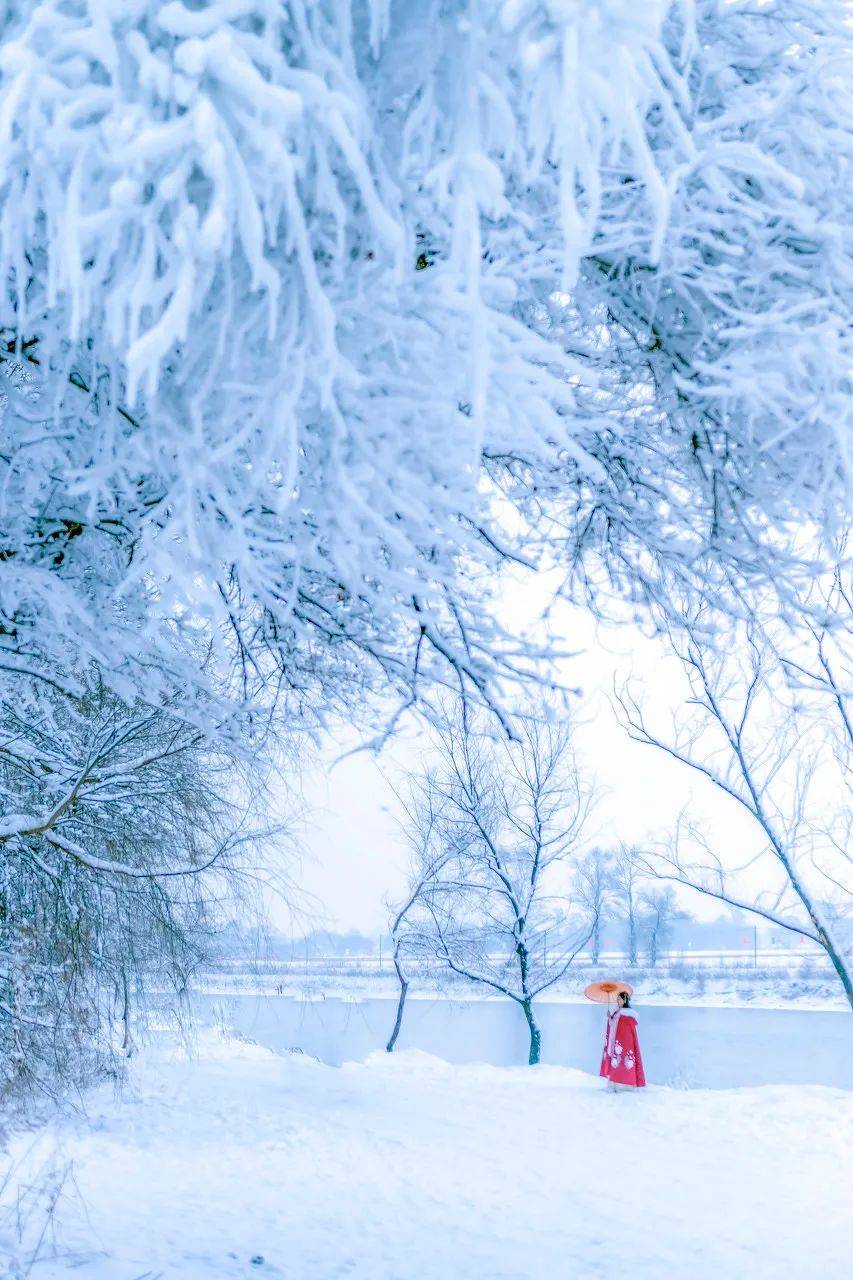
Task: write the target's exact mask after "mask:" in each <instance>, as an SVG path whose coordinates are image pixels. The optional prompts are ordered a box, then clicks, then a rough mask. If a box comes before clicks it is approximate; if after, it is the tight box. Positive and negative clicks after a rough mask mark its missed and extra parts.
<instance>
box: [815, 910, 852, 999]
mask: <svg viewBox="0 0 853 1280" xmlns="http://www.w3.org/2000/svg"><path fill="white" fill-rule="evenodd" d="M812 920H814V916H812ZM815 924H816V925H817V929H818V934H819V936H820V939H821V946H822V947H823V949H824V951H825V952H826V954H827V955H828V956H829V959H830V963H831V964H832V967H833V969H834V970H835V972H836V973H837V974H838V976H839V978H840V979H841V985H842V987H843V988H844V994H845V995H846V996H847V999H848V1000H849V1002H850V1010H851V1012H853V979H851V977H850V971H849V969H848V968H847V965H846V964H845V963H844V957H843V956H842V955H841V953H840V952H839V951H837V950H836V949H835V944H834V943H833V942H832V941H831V939H830V937H829V935H828V934H827V932H826V930H825V929H823V928H822V927H821V926H820V925H818V924H817V921H816V920H815Z"/></svg>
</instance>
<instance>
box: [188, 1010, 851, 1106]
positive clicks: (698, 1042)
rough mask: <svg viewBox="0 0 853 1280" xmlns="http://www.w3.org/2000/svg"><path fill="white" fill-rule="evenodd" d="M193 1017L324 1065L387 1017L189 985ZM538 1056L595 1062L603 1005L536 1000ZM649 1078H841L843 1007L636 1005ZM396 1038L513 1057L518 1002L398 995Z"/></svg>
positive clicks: (350, 1051) (738, 1081)
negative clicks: (199, 991) (218, 1021)
mask: <svg viewBox="0 0 853 1280" xmlns="http://www.w3.org/2000/svg"><path fill="white" fill-rule="evenodd" d="M194 1007H195V1010H196V1012H197V1014H198V1015H199V1016H200V1017H201V1018H202V1020H204V1021H207V1020H209V1019H212V1018H214V1017H222V1018H223V1020H224V1021H225V1022H226V1023H227V1024H228V1025H230V1026H233V1027H234V1029H235V1030H236V1031H238V1032H239V1033H240V1034H241V1035H244V1036H247V1037H249V1038H250V1039H252V1040H256V1041H257V1042H258V1043H259V1044H262V1045H264V1046H266V1047H267V1048H270V1049H273V1050H275V1051H277V1052H283V1051H285V1050H288V1049H301V1050H303V1051H304V1052H305V1053H310V1054H313V1055H314V1056H315V1057H317V1058H320V1059H321V1060H322V1061H323V1062H327V1063H331V1064H333V1065H337V1064H340V1063H341V1062H347V1061H360V1060H362V1059H364V1058H365V1057H366V1056H367V1055H368V1054H370V1053H373V1052H375V1051H376V1050H379V1049H382V1048H384V1046H385V1043H386V1041H387V1039H388V1035H389V1033H390V1031H391V1027H392V1025H393V1021H394V1013H395V1008H396V1004H395V1002H394V1001H393V1000H390V999H387V998H386V999H369V1000H363V1001H359V1002H351V1001H347V1000H336V999H328V1000H318V1001H301V1000H295V999H292V998H290V997H287V996H254V995H238V996H197V997H196V998H195V1001H194ZM538 1010H539V1023H540V1026H541V1028H542V1060H543V1062H546V1063H552V1064H556V1065H560V1066H568V1067H577V1068H579V1069H580V1070H582V1071H597V1070H598V1064H599V1060H600V1056H601V1044H602V1040H603V1030H604V1011H603V1010H602V1009H601V1007H600V1006H596V1005H592V1004H583V1005H576V1004H558V1003H551V1004H549V1003H547V1002H544V1001H543V1002H542V1003H541V1004H540V1005H539V1006H538ZM637 1012H638V1014H639V1019H640V1043H641V1047H642V1050H643V1059H644V1062H645V1067H646V1077H647V1079H648V1081H649V1083H650V1084H670V1085H677V1086H682V1087H685V1088H711V1089H725V1088H734V1087H737V1086H741V1085H758V1084H825V1085H834V1086H836V1087H839V1088H844V1089H853V1017H851V1015H850V1014H849V1013H844V1012H839V1013H817V1012H809V1011H803V1010H775V1009H749V1008H723V1009H715V1008H704V1007H699V1006H696V1007H688V1008H685V1007H683V1006H678V1005H669V1006H662V1005H655V1006H651V1007H648V1008H643V1007H642V1006H640V1007H638V1010H637ZM398 1047H399V1048H400V1049H406V1048H415V1049H423V1050H425V1051H426V1052H428V1053H432V1054H435V1055H436V1056H438V1057H440V1058H445V1059H446V1060H447V1061H449V1062H490V1063H492V1064H494V1065H496V1066H515V1065H518V1064H521V1063H524V1062H526V1061H527V1036H526V1033H525V1026H524V1019H523V1017H522V1014H521V1012H520V1010H519V1009H517V1008H516V1007H515V1006H514V1005H512V1004H510V1003H509V1002H508V1001H500V1000H487V1001H485V1000H484V1001H457V1000H454V1001H450V1000H446V999H430V1000H424V999H415V1000H410V1001H409V1002H408V1005H407V1007H406V1014H405V1018H404V1021H403V1029H402V1031H401V1033H400V1039H399V1041H398Z"/></svg>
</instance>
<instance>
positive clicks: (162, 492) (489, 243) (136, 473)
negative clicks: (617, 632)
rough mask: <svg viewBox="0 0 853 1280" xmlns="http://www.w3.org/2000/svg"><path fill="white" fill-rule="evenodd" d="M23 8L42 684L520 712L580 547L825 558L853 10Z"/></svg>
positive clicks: (15, 128)
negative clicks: (517, 601) (511, 706)
mask: <svg viewBox="0 0 853 1280" xmlns="http://www.w3.org/2000/svg"><path fill="white" fill-rule="evenodd" d="M2 16H3V18H4V21H3V24H2V37H0V338H2V344H1V345H0V357H2V361H3V365H2V369H3V399H2V415H3V448H2V454H0V472H1V473H2V483H0V567H1V568H2V587H1V588H0V589H2V599H1V600H0V662H2V668H0V670H2V671H3V672H4V673H5V675H6V676H9V677H12V678H17V677H19V676H20V675H22V674H25V673H30V672H34V673H36V675H37V676H38V677H39V678H42V679H54V680H62V681H64V682H66V683H68V682H71V683H73V681H72V680H71V676H70V675H69V673H68V670H67V662H66V661H65V659H66V655H67V653H68V651H69V649H70V648H73V651H74V653H75V655H76V657H77V659H78V660H79V662H80V663H81V664H82V665H83V666H86V665H87V664H88V663H90V662H95V663H97V664H98V665H99V666H100V668H101V669H102V671H103V673H104V677H105V678H108V679H109V680H110V682H111V683H112V684H113V685H114V686H115V687H116V688H117V689H118V690H119V691H120V692H121V693H122V696H124V697H126V698H128V699H131V700H132V698H133V697H134V696H139V695H140V694H142V695H144V696H146V697H149V696H153V695H156V696H157V697H163V698H174V696H175V695H176V694H179V695H180V697H181V699H182V700H183V702H184V703H185V712H186V714H187V715H188V716H189V717H190V718H195V719H200V718H202V717H204V718H206V719H207V720H210V719H213V720H216V721H217V723H218V722H219V719H221V716H222V714H223V709H222V706H221V705H220V704H222V703H223V702H231V701H233V695H234V693H235V692H237V693H238V694H239V695H240V701H241V702H249V703H251V702H257V701H258V700H260V698H261V691H262V690H263V691H265V696H267V697H268V696H270V695H269V690H270V688H271V687H272V689H273V690H274V692H275V695H276V696H277V697H278V698H280V699H286V701H287V705H288V709H289V711H291V712H292V714H298V715H300V716H304V715H308V714H313V715H315V716H316V715H318V714H322V713H324V712H327V711H328V710H329V709H330V708H335V707H338V706H340V705H341V704H342V702H345V703H346V704H347V705H348V706H353V705H355V704H356V703H358V704H361V705H363V703H364V697H363V695H364V694H365V693H366V692H368V691H369V690H370V689H372V688H374V687H376V686H377V685H378V686H380V687H382V688H384V689H388V688H389V686H390V688H391V689H394V690H396V691H397V693H398V695H399V699H400V705H401V706H405V705H407V704H408V702H409V701H410V700H411V699H412V698H413V697H416V696H417V695H418V694H419V693H421V692H422V691H423V690H424V689H425V688H427V687H428V686H429V683H430V682H431V681H434V680H438V681H440V682H442V681H447V680H451V679H452V681H453V682H454V684H455V683H458V681H460V680H461V681H462V682H463V684H466V685H467V686H468V687H469V690H470V691H472V692H476V693H477V694H478V695H479V696H480V697H482V698H486V699H492V700H494V699H495V698H496V697H497V696H498V685H497V682H498V680H499V677H500V676H501V674H502V673H503V674H507V673H508V674H512V675H515V674H517V672H518V670H519V669H520V668H524V667H525V666H526V665H527V660H528V659H529V658H530V657H531V656H535V655H531V653H530V649H529V646H528V645H525V644H524V643H522V642H516V641H515V640H514V639H513V638H512V637H511V636H507V635H505V634H504V633H503V632H502V630H501V628H500V627H499V626H498V624H497V623H496V621H495V619H494V615H493V613H492V612H491V611H490V610H489V608H488V607H487V605H488V599H487V597H488V594H489V589H490V587H491V586H493V583H494V570H495V569H496V568H497V567H499V566H500V565H501V564H502V563H505V562H511V561H515V560H521V561H523V562H525V563H535V562H537V561H538V559H539V558H540V552H541V544H542V541H543V539H545V538H546V537H547V538H548V539H550V541H551V545H552V548H553V545H554V539H555V538H558V537H560V536H563V537H564V538H565V541H566V549H565V554H566V557H567V563H568V564H570V565H571V566H572V567H573V568H575V569H577V567H578V565H580V567H581V571H582V573H583V574H585V575H586V576H587V580H588V581H593V580H594V579H596V578H597V577H598V576H599V575H598V571H597V570H596V569H595V568H594V567H592V566H594V564H595V562H596V560H597V558H600V557H601V556H602V555H603V556H604V565H605V569H606V573H607V575H608V577H609V578H610V579H611V580H613V581H615V582H616V583H617V584H618V585H619V587H620V588H621V589H624V590H627V591H628V592H629V593H632V594H636V595H638V596H646V597H648V596H651V597H653V598H660V597H661V596H662V595H665V592H666V589H667V586H666V584H667V582H668V581H669V578H670V577H671V576H672V575H674V576H675V577H676V578H677V579H678V580H679V581H680V582H681V583H682V584H690V585H691V586H693V587H700V588H702V589H706V590H709V591H710V590H714V591H719V590H720V589H721V584H722V582H723V577H722V572H721V571H722V569H725V570H726V571H728V572H731V573H734V574H736V575H737V577H738V578H739V579H740V578H743V579H748V580H749V581H755V580H756V579H758V580H766V579H768V578H772V579H774V580H777V581H778V580H779V578H780V575H779V572H778V570H779V567H780V564H781V565H782V566H783V567H784V570H785V573H784V574H782V575H781V577H782V579H783V580H787V578H788V577H789V576H790V574H791V573H792V572H793V571H794V570H795V569H796V568H797V567H798V562H797V561H796V559H795V558H794V557H793V553H792V550H791V540H792V538H793V537H794V536H795V532H796V530H797V529H798V528H799V527H800V526H801V524H802V522H803V520H804V519H809V520H811V521H813V522H814V524H815V526H817V527H818V528H820V527H821V526H822V525H823V524H824V523H825V520H826V513H827V510H829V509H831V508H832V505H833V503H834V502H835V501H836V499H837V495H838V493H839V486H840V484H841V483H842V482H843V478H844V472H845V468H846V467H847V463H848V456H849V455H848V452H847V448H848V446H847V444H846V441H845V438H844V437H842V435H841V432H842V425H841V424H842V423H843V413H842V406H843V403H844V396H845V393H846V391H847V390H849V388H848V385H847V381H846V379H847V377H848V374H847V369H848V368H849V358H848V357H849V347H848V346H847V344H848V343H849V328H848V325H847V321H848V318H849V314H850V284H851V271H850V258H849V253H848V250H847V247H846V242H845V238H844V228H845V225H846V222H847V214H848V213H849V186H848V184H847V183H846V181H845V173H846V167H845V166H846V165H847V164H848V161H849V149H850V146H851V142H850V139H851V137H853V131H851V129H850V127H849V126H850V97H851V95H850V89H849V84H850V81H849V76H848V75H847V74H846V71H845V65H844V56H845V54H846V52H847V51H848V44H849V41H848V32H847V30H846V28H845V26H844V22H845V19H846V17H847V10H846V5H845V4H844V3H843V0H770V2H769V3H768V2H766V0H737V2H736V3H724V2H723V0H648V3H645V4H643V5H637V4H636V3H635V2H634V0H595V2H591V3H589V4H585V5H574V4H572V5H569V4H565V5H563V4H561V5H557V4H553V3H546V2H545V0H450V2H449V3H447V2H446V0H424V3H422V4H411V3H409V0H312V2H310V3H309V2H308V0H292V2H289V3H286V4H284V3H279V2H278V0H213V2H211V3H204V4H201V3H194V2H189V0H188V2H187V3H182V2H181V0H169V2H167V3H162V2H161V0H97V3H96V0H20V3H9V2H7V3H5V4H4V5H3V6H2ZM792 531H793V532H792ZM561 554H562V553H561ZM804 558H807V557H804ZM799 567H801V568H803V567H806V568H807V567H808V566H799ZM202 659H203V660H202ZM235 671H236V673H237V676H238V681H237V684H236V686H235V682H234V673H235ZM214 704H216V709H215V710H212V707H213V705H214Z"/></svg>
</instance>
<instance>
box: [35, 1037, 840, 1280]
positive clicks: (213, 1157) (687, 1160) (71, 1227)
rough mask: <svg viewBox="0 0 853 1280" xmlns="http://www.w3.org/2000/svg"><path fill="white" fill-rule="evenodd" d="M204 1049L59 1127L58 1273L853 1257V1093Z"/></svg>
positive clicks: (273, 1272)
mask: <svg viewBox="0 0 853 1280" xmlns="http://www.w3.org/2000/svg"><path fill="white" fill-rule="evenodd" d="M201 1054H202V1056H201V1058H199V1059H197V1060H194V1061H189V1062H188V1061H186V1060H181V1059H180V1058H179V1057H171V1058H170V1057H169V1056H168V1055H166V1054H165V1052H163V1051H162V1050H161V1051H160V1052H159V1053H155V1052H154V1051H148V1052H147V1053H146V1054H145V1055H143V1057H142V1059H140V1061H139V1062H138V1063H137V1064H136V1066H135V1068H134V1071H133V1075H132V1079H131V1082H130V1084H129V1085H128V1086H127V1087H126V1088H125V1090H124V1096H123V1097H122V1098H121V1099H116V1098H114V1097H113V1095H112V1093H111V1091H109V1090H106V1089H105V1090H102V1091H101V1092H100V1093H99V1094H97V1095H96V1096H95V1097H94V1098H93V1099H92V1101H91V1105H90V1108H89V1117H88V1120H87V1121H84V1120H73V1121H64V1122H62V1123H59V1124H55V1125H54V1126H53V1127H52V1128H51V1129H49V1130H47V1131H45V1132H43V1133H42V1134H41V1135H40V1137H39V1139H38V1140H37V1143H36V1149H35V1150H32V1151H31V1158H32V1159H33V1161H34V1162H36V1163H37V1162H38V1161H40V1160H44V1158H45V1157H46V1154H47V1152H48V1150H49V1149H50V1145H51V1143H52V1141H53V1140H54V1139H55V1138H56V1137H57V1136H58V1137H59V1139H60V1142H61V1146H62V1150H63V1153H64V1155H65V1156H67V1157H68V1158H70V1159H72V1160H73V1162H74V1181H75V1184H76V1190H73V1191H70V1192H69V1194H68V1196H67V1199H66V1201H65V1202H64V1203H63V1204H62V1206H61V1209H60V1215H59V1216H60V1223H59V1237H58V1244H59V1246H60V1249H61V1250H62V1251H64V1253H65V1256H64V1257H60V1258H59V1259H58V1260H55V1261H48V1262H43V1263H40V1264H39V1265H38V1266H37V1268H36V1270H35V1273H34V1275H35V1277H36V1280H53V1278H58V1277H63V1278H67V1277H70V1276H72V1275H74V1276H78V1277H82V1280H137V1278H141V1277H143V1276H144V1277H146V1280H154V1278H155V1277H158V1278H159V1277H163V1280H167V1278H170V1277H175V1278H176V1280H177V1278H180V1280H191V1278H192V1280H194V1278H195V1277H198V1280H202V1278H204V1277H209V1278H210V1280H215V1278H216V1277H220V1276H221V1277H240V1276H249V1275H253V1276H261V1277H263V1276H269V1277H273V1276H275V1277H282V1276H283V1277H288V1278H292V1280H334V1278H336V1277H352V1278H355V1280H510V1278H512V1280H540V1278H541V1280H557V1277H559V1278H560V1280H564V1278H568V1280H587V1278H589V1280H592V1278H593V1277H595V1278H596V1280H600V1277H601V1276H602V1275H605V1274H609V1275H614V1276H624V1277H628V1278H629V1280H680V1278H681V1277H684V1280H704V1278H705V1277H707V1278H708V1280H710V1278H711V1277H713V1280H742V1278H745V1277H749V1278H750V1280H763V1278H765V1277H766V1278H767V1280H787V1278H790V1280H819V1277H826V1276H830V1275H842V1274H844V1271H845V1265H846V1261H847V1260H849V1249H848V1245H849V1230H850V1206H851V1204H853V1176H851V1158H853V1157H851V1152H853V1094H845V1093H842V1092H839V1091H834V1090H830V1089H823V1088H818V1087H805V1086H802V1087H781V1086H775V1087H766V1088H762V1089H753V1090H740V1091H730V1092H719V1091H718V1092H698V1091H697V1092H683V1091H672V1090H665V1089H649V1090H648V1091H647V1092H646V1093H645V1094H643V1095H639V1096H622V1095H615V1096H614V1095H610V1094H607V1093H605V1092H602V1091H601V1090H600V1088H599V1084H598V1081H596V1080H594V1079H592V1078H591V1077H589V1076H585V1075H583V1074H581V1073H579V1072H575V1071H571V1070H568V1069H565V1068H557V1067H547V1068H538V1069H535V1070H532V1071H531V1070H528V1069H501V1068H493V1067H482V1066H476V1067H448V1066H446V1065H445V1064H443V1063H441V1062H439V1061H438V1060H436V1059H433V1058H428V1057H426V1056H424V1055H422V1054H418V1053H414V1052H413V1053H407V1054H403V1055H400V1056H399V1057H396V1056H395V1057H394V1058H391V1059H389V1058H387V1057H386V1056H381V1057H380V1056H377V1057H376V1058H373V1059H370V1060H369V1061H368V1062H367V1063H366V1064H364V1065H351V1066H345V1067H343V1068H340V1069H334V1068H331V1067H325V1066H321V1065H320V1064H318V1063H316V1062H314V1061H312V1060H310V1059H300V1058H299V1057H285V1058H279V1057H275V1056H273V1055H271V1054H269V1053H267V1052H266V1051H264V1050H261V1049H258V1048H256V1047H254V1046H249V1045H241V1044H235V1043H227V1042H223V1041H221V1040H219V1039H218V1038H216V1037H215V1036H214V1035H212V1034H211V1035H208V1036H206V1037H205V1039H204V1041H203V1044H202V1048H201ZM31 1142H32V1139H30V1144H31ZM24 1145H28V1144H24V1143H21V1147H23V1146H24ZM253 1256H254V1257H256V1258H257V1257H258V1256H260V1257H262V1259H263V1261H256V1262H255V1263H254V1264H253V1263H252V1258H253Z"/></svg>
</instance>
